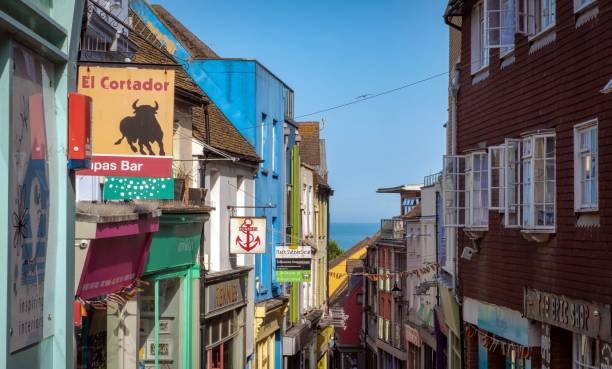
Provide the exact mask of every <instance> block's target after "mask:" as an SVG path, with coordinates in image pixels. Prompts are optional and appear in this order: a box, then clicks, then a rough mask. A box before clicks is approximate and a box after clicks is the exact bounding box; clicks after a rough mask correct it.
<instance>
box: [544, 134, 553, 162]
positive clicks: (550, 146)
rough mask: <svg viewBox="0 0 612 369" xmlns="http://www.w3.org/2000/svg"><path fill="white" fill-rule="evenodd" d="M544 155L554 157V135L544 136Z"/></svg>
mask: <svg viewBox="0 0 612 369" xmlns="http://www.w3.org/2000/svg"><path fill="white" fill-rule="evenodd" d="M546 157H547V158H554V157H555V138H554V137H546Z"/></svg>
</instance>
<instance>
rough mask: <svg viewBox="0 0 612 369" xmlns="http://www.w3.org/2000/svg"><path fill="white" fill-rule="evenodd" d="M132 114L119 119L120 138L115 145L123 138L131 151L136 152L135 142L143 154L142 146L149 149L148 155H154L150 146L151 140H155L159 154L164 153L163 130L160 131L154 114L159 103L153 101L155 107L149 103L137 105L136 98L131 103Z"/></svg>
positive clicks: (144, 153)
mask: <svg viewBox="0 0 612 369" xmlns="http://www.w3.org/2000/svg"><path fill="white" fill-rule="evenodd" d="M132 109H134V115H133V116H131V117H125V118H123V119H121V123H119V130H120V131H121V135H122V136H121V138H120V139H119V140H117V142H115V145H119V144H121V141H123V139H124V138H125V139H126V141H127V143H128V144H129V145H130V148H131V149H132V151H133V152H136V151H137V150H138V149H137V148H136V146H135V145H136V144H138V146H139V151H140V153H141V154H143V155H147V153H146V152H145V150H144V147H146V148H147V150H148V151H149V153H148V155H155V152H154V151H153V149H152V148H151V142H157V145H158V146H159V155H166V153H165V151H164V142H163V138H164V131H162V128H161V126H160V125H159V122H158V121H157V118H156V117H155V114H157V109H159V104H158V103H157V101H155V107H153V106H151V105H140V106H138V99H136V101H134V103H132Z"/></svg>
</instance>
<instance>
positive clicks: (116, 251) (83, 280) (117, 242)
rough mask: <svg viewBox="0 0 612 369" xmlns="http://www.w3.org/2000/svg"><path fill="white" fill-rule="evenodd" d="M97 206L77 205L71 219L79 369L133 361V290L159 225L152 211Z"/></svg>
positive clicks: (131, 364)
mask: <svg viewBox="0 0 612 369" xmlns="http://www.w3.org/2000/svg"><path fill="white" fill-rule="evenodd" d="M103 206H105V205H100V206H96V205H93V204H92V205H90V206H88V207H81V206H79V211H88V213H87V214H84V213H80V215H79V216H78V217H77V222H76V232H75V235H76V242H75V246H74V250H75V261H74V263H75V291H76V299H75V301H74V319H73V323H74V329H75V337H74V339H75V343H76V353H75V357H76V367H77V368H79V369H93V368H117V369H119V368H121V369H122V368H128V367H135V366H136V359H137V358H136V351H137V348H136V345H135V342H136V341H137V338H138V296H137V292H138V291H139V289H140V288H141V287H142V286H144V283H143V282H142V279H141V278H142V275H143V271H144V269H145V264H146V262H147V257H148V254H149V251H150V246H151V241H152V239H153V233H155V232H157V231H158V230H159V211H158V210H154V211H153V212H151V213H146V214H136V213H135V212H134V213H128V211H129V206H128V205H125V206H121V205H117V207H120V208H121V211H123V213H124V214H123V215H120V216H102V215H98V214H96V213H98V212H103V211H104V209H103V208H102V207H103ZM97 209H100V210H97ZM115 211H116V212H118V211H119V210H118V209H116V210H115Z"/></svg>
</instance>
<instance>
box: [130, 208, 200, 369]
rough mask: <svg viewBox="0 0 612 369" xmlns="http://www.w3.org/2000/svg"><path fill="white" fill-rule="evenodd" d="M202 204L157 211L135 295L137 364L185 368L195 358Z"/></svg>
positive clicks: (191, 364)
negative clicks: (140, 284)
mask: <svg viewBox="0 0 612 369" xmlns="http://www.w3.org/2000/svg"><path fill="white" fill-rule="evenodd" d="M208 218H209V209H207V208H195V209H194V208H187V209H185V208H181V207H179V208H177V209H163V214H162V216H161V218H160V230H159V232H158V233H157V234H155V236H154V237H153V241H152V243H151V250H150V252H149V257H148V260H147V264H146V266H145V270H144V275H143V280H144V282H145V283H146V286H145V287H144V288H142V292H141V293H140V295H139V298H138V300H139V307H138V313H139V316H140V318H139V338H138V365H139V367H141V368H144V369H149V368H150V369H159V368H164V369H165V368H167V369H190V368H194V367H196V366H197V364H198V362H199V350H198V345H197V343H198V336H199V332H198V329H197V326H195V325H194V324H192V322H194V321H197V319H198V314H199V288H198V287H199V284H200V283H199V282H200V267H199V263H198V261H197V255H198V251H199V250H200V245H201V241H202V240H201V236H202V228H203V226H204V222H206V221H207V220H208Z"/></svg>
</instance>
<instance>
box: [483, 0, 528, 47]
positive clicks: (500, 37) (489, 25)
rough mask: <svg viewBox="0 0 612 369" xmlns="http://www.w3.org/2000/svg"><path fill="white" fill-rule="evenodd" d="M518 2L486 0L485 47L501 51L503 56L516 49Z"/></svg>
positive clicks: (512, 0) (511, 0)
mask: <svg viewBox="0 0 612 369" xmlns="http://www.w3.org/2000/svg"><path fill="white" fill-rule="evenodd" d="M516 1H517V0H486V3H485V12H486V17H485V36H486V43H485V47H486V48H487V49H499V50H500V55H501V56H503V55H505V54H507V53H509V52H510V51H512V50H513V49H514V34H515V33H516V20H517V17H516V15H515V13H516V8H517V7H516ZM518 1H521V0H518Z"/></svg>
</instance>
